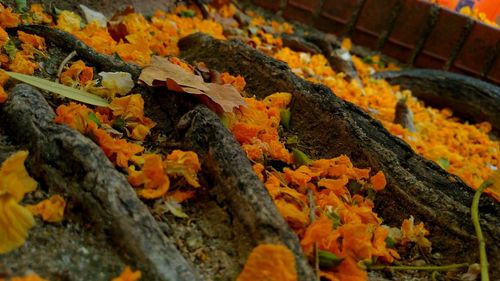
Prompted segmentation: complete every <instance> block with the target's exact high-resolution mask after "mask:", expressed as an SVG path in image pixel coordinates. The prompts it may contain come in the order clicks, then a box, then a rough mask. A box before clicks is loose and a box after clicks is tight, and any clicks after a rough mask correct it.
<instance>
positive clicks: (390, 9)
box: [351, 0, 399, 49]
mask: <svg viewBox="0 0 500 281" xmlns="http://www.w3.org/2000/svg"><path fill="white" fill-rule="evenodd" d="M398 2H399V1H398V0H366V2H365V4H364V5H363V9H362V10H361V14H360V16H359V18H358V21H357V23H356V27H355V28H354V33H353V34H352V37H351V39H352V41H353V42H354V43H356V44H359V45H362V46H366V47H368V48H371V49H376V48H377V45H378V40H379V37H380V35H381V34H382V33H383V32H384V31H386V30H387V29H388V28H389V26H390V23H391V15H392V14H393V13H394V9H396V7H397V4H398Z"/></svg>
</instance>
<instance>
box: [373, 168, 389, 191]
mask: <svg viewBox="0 0 500 281" xmlns="http://www.w3.org/2000/svg"><path fill="white" fill-rule="evenodd" d="M370 182H371V184H372V186H373V189H374V190H375V191H381V190H383V189H384V188H385V185H386V184H387V182H386V180H385V175H384V173H383V172H382V171H378V172H377V173H376V174H375V175H374V176H373V177H371V178H370Z"/></svg>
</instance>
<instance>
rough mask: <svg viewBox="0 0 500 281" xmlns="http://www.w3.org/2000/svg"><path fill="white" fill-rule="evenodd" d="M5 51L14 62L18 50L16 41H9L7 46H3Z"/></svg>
mask: <svg viewBox="0 0 500 281" xmlns="http://www.w3.org/2000/svg"><path fill="white" fill-rule="evenodd" d="M3 49H4V50H5V53H7V55H9V58H10V59H11V60H13V59H14V57H15V56H16V53H17V48H16V44H15V43H14V41H12V40H9V41H7V43H5V45H3Z"/></svg>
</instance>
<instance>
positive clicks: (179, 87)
mask: <svg viewBox="0 0 500 281" xmlns="http://www.w3.org/2000/svg"><path fill="white" fill-rule="evenodd" d="M139 80H140V81H142V82H144V83H145V84H146V85H148V86H165V87H166V88H167V89H169V90H171V91H175V92H185V93H189V94H193V95H202V96H206V97H208V98H209V99H210V100H211V101H212V102H214V103H215V104H217V105H218V106H220V108H222V110H223V111H225V112H231V111H232V110H233V108H235V107H239V106H241V105H243V106H245V105H246V104H245V100H244V99H243V97H242V96H241V95H240V93H239V92H238V90H236V88H234V87H233V86H232V85H219V84H215V83H205V82H204V81H203V78H202V77H201V76H199V75H195V74H193V73H190V72H188V71H186V70H185V69H184V68H182V67H180V66H179V65H176V64H174V63H172V62H170V60H169V59H168V58H163V57H158V56H154V57H153V58H152V59H151V65H149V66H146V67H145V68H144V69H143V70H142V72H141V75H140V76H139Z"/></svg>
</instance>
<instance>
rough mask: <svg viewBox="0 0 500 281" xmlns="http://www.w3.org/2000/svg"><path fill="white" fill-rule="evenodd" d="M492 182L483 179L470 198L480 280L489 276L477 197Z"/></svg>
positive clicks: (484, 280)
mask: <svg viewBox="0 0 500 281" xmlns="http://www.w3.org/2000/svg"><path fill="white" fill-rule="evenodd" d="M491 184H492V182H491V181H488V180H487V181H484V182H483V183H482V184H481V186H480V187H479V188H478V189H477V191H476V193H475V194H474V198H473V199H472V207H471V216H472V224H473V225H474V229H475V230H476V236H477V241H478V242H479V264H480V265H481V281H489V280H490V276H489V273H488V257H487V256H486V242H485V241H484V236H483V231H482V230H481V225H480V224H479V198H480V197H481V193H483V191H484V189H486V188H487V187H488V186H490V185H491Z"/></svg>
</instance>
